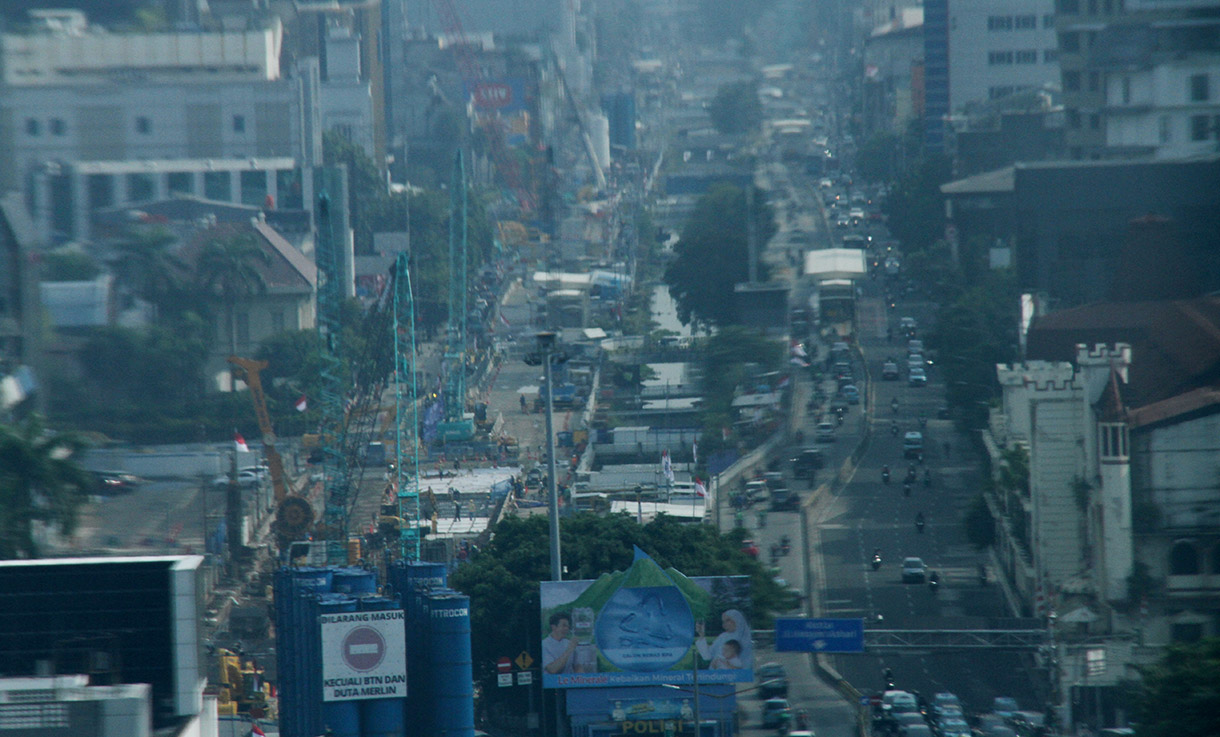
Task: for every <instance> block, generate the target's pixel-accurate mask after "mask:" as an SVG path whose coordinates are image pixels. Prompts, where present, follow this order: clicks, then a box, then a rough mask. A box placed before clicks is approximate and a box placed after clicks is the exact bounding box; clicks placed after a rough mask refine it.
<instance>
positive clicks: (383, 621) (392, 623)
mask: <svg viewBox="0 0 1220 737" xmlns="http://www.w3.org/2000/svg"><path fill="white" fill-rule="evenodd" d="M320 623H321V629H322V700H323V701H350V700H353V699H389V698H403V697H405V696H406V695H407V647H406V619H405V618H404V616H403V610H401V609H388V610H383V611H369V612H344V613H341V614H323V615H321V617H320Z"/></svg>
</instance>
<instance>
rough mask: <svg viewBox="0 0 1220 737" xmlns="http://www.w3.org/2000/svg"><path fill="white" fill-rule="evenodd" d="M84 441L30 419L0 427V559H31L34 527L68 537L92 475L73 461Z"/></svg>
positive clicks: (35, 554) (35, 545) (34, 551)
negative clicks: (51, 528) (52, 528)
mask: <svg viewBox="0 0 1220 737" xmlns="http://www.w3.org/2000/svg"><path fill="white" fill-rule="evenodd" d="M86 447H88V443H86V441H85V440H84V438H82V437H80V436H79V435H76V434H73V433H52V432H48V431H47V430H46V429H45V428H44V427H43V424H42V420H41V419H40V418H39V417H38V416H36V415H31V416H29V417H27V418H26V419H25V420H24V421H22V422H21V424H20V425H0V558H36V557H38V554H39V551H38V543H37V541H36V540H35V539H34V528H35V524H36V523H38V524H42V525H56V526H58V527H59V530H60V531H61V532H62V533H63V534H65V535H70V534H72V531H73V530H74V529H75V528H76V516H77V511H78V510H79V508H80V505H81V504H83V503H84V501H85V495H86V494H87V493H88V492H89V490H90V489H91V488H93V486H94V479H93V476H92V475H91V474H90V473H89V472H88V471H86V470H84V469H82V468H81V467H80V466H78V465H77V463H76V461H77V459H78V458H79V457H80V454H81V452H82V451H84V449H85V448H86Z"/></svg>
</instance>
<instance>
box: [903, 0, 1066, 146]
mask: <svg viewBox="0 0 1220 737" xmlns="http://www.w3.org/2000/svg"><path fill="white" fill-rule="evenodd" d="M924 61H925V65H926V69H927V79H926V83H925V84H926V87H927V98H928V103H927V111H926V116H927V126H926V130H927V133H926V141H927V143H928V144H929V145H930V146H932V147H933V148H934V149H941V148H943V147H944V145H945V140H944V137H945V134H946V132H947V131H948V129H947V127H946V125H947V121H948V119H949V118H950V117H952V116H954V115H956V114H957V113H959V112H960V111H962V110H964V109H966V108H967V107H968V106H970V105H971V104H973V103H979V102H983V101H986V100H995V99H999V98H1002V97H1007V96H1008V95H1011V94H1013V93H1014V92H1019V91H1022V90H1030V89H1034V90H1036V89H1042V88H1043V87H1045V86H1047V85H1051V84H1054V83H1056V82H1057V81H1058V79H1059V63H1058V52H1057V51H1056V48H1055V22H1054V5H1053V0H1019V1H1015V2H1014V1H1006V0H928V1H927V2H925V3H924Z"/></svg>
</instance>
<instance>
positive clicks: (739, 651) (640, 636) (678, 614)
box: [541, 548, 754, 688]
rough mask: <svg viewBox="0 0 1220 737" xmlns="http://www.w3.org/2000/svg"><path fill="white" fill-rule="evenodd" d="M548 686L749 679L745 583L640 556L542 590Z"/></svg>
mask: <svg viewBox="0 0 1220 737" xmlns="http://www.w3.org/2000/svg"><path fill="white" fill-rule="evenodd" d="M541 600H542V607H541V608H542V612H541V613H542V685H543V687H544V688H589V687H594V686H642V685H657V684H675V685H682V684H690V683H693V682H694V679H695V673H694V669H696V668H697V669H698V678H699V682H700V683H708V684H711V683H743V682H750V681H753V680H754V643H753V640H752V638H751V636H750V623H749V622H748V621H747V619H746V617H745V615H744V614H743V612H744V611H748V607H749V578H748V577H746V576H710V577H687V576H685V575H683V574H682V573H679V572H678V571H676V570H674V569H672V568H670V569H662V568H661V567H660V566H659V565H657V564H656V562H655V561H653V560H652V558H650V557H648V555H647V554H645V553H644V552H643V551H642V550H640V549H639V548H636V553H635V560H634V561H633V562H632V564H631V567H630V568H628V569H627V570H626V571H615V572H614V573H607V574H605V575H603V576H601V577H600V578H598V579H597V580H595V581H552V582H543V583H542V585H541Z"/></svg>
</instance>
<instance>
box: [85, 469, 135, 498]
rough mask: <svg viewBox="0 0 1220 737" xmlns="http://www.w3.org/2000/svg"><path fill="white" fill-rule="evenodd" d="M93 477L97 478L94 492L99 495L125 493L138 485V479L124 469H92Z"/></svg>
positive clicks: (133, 489)
mask: <svg viewBox="0 0 1220 737" xmlns="http://www.w3.org/2000/svg"><path fill="white" fill-rule="evenodd" d="M93 477H94V479H96V480H97V486H96V487H94V493H95V494H98V495H99V496H111V495H113V494H127V493H129V492H132V491H135V490H136V487H137V486H139V485H140V479H139V478H137V477H136V476H134V475H133V474H130V473H127V472H126V471H94V472H93Z"/></svg>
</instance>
